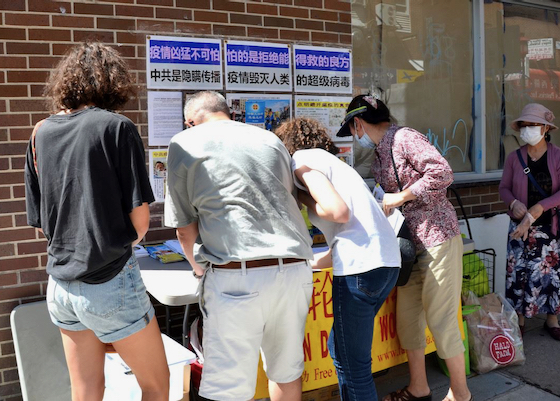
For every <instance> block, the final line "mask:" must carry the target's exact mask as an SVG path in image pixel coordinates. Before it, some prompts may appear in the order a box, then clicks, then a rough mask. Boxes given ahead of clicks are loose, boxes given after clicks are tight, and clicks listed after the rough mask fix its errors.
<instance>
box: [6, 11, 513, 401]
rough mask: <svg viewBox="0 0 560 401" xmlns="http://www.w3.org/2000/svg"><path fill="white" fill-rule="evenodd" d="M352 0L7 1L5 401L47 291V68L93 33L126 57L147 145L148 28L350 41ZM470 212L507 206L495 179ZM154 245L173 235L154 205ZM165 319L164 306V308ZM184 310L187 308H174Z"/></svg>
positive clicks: (16, 391) (133, 111)
mask: <svg viewBox="0 0 560 401" xmlns="http://www.w3.org/2000/svg"><path fill="white" fill-rule="evenodd" d="M350 23H351V15H350V1H349V0H274V1H268V0H262V1H260V0H246V1H228V0H113V1H102V0H83V1H78V0H76V1H73V0H69V1H50V0H0V399H1V400H19V399H21V396H20V388H19V382H18V375H17V370H16V361H15V356H14V348H13V343H12V337H11V331H10V327H9V314H10V312H11V310H12V309H13V308H14V307H15V306H17V305H18V304H21V303H25V302H31V301H36V300H42V299H44V296H45V289H46V279H47V275H46V274H45V270H44V266H45V261H46V255H45V245H46V242H45V240H44V239H43V238H42V237H41V235H39V234H38V233H37V232H36V231H35V230H34V229H33V228H30V227H28V226H27V224H26V216H25V200H24V185H23V166H24V154H25V149H26V146H27V141H28V138H29V136H30V134H31V131H32V127H33V125H34V124H35V122H37V121H38V120H40V119H42V118H44V117H46V116H47V114H46V113H45V109H44V106H43V102H42V98H41V92H42V88H43V84H44V82H45V79H46V77H47V74H48V71H49V69H50V68H51V67H52V66H53V65H54V64H55V63H56V62H57V60H59V58H60V56H61V55H62V54H63V53H64V52H65V51H66V49H67V48H68V47H70V46H72V45H73V44H74V43H76V42H79V41H82V40H84V39H88V38H95V39H99V40H102V41H104V42H106V43H109V44H113V45H115V46H116V47H118V49H119V50H120V52H121V54H123V56H124V57H126V59H127V60H128V62H129V64H130V66H131V71H132V72H133V74H134V75H135V76H136V78H137V80H138V83H139V85H140V90H139V98H138V100H135V101H133V102H130V104H129V105H128V107H127V110H126V111H125V112H124V113H125V114H126V115H127V116H128V117H129V118H131V119H132V120H133V121H134V122H135V123H136V124H137V125H138V127H139V130H140V132H141V135H142V137H143V139H144V141H145V143H146V145H147V115H146V88H145V82H146V77H145V71H144V69H145V37H146V35H148V34H169V35H179V36H197V37H215V38H223V39H250V40H260V39H262V40H267V41H273V42H280V43H300V44H316V45H327V46H344V47H348V46H349V45H351V25H350ZM460 194H461V196H462V199H463V202H464V204H465V206H466V208H467V213H469V215H471V216H473V215H480V214H483V213H486V212H495V211H499V210H501V209H503V206H502V205H501V202H499V199H498V195H497V186H496V184H495V183H494V184H492V185H485V186H469V187H464V188H461V189H460ZM151 213H152V217H151V224H150V232H149V233H148V235H147V236H146V241H147V242H149V243H153V242H158V241H161V240H165V239H169V238H173V237H174V232H173V230H169V229H165V228H163V225H162V205H161V204H155V205H153V206H152V207H151ZM157 311H158V316H159V320H160V323H161V324H163V319H162V318H161V315H162V309H161V306H157ZM176 312H177V313H180V311H176Z"/></svg>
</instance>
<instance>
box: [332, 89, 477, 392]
mask: <svg viewBox="0 0 560 401" xmlns="http://www.w3.org/2000/svg"><path fill="white" fill-rule="evenodd" d="M392 120H393V119H392V117H391V115H390V112H389V109H388V108H387V106H386V105H385V104H384V103H383V102H381V101H380V100H376V99H374V98H373V97H371V96H364V95H360V96H357V97H355V98H354V99H353V100H352V102H350V105H349V106H348V110H347V114H346V118H345V119H344V123H343V126H342V128H341V130H340V131H339V133H338V134H337V135H338V136H349V135H353V136H354V138H355V139H356V141H357V142H359V143H360V145H361V146H362V147H366V148H367V147H369V148H372V149H375V153H376V156H377V157H376V159H375V161H374V162H373V165H372V170H373V174H374V177H375V179H376V181H377V182H378V183H379V184H380V185H381V187H382V188H383V189H384V191H385V196H384V198H383V209H384V211H385V213H386V214H389V213H391V211H392V210H393V209H394V208H398V207H400V208H401V211H402V213H403V214H404V216H405V218H406V222H407V224H408V226H409V228H410V230H411V232H412V235H413V237H414V241H415V243H416V250H417V257H418V259H417V262H416V263H415V264H414V267H413V269H412V273H411V275H410V278H409V280H408V283H407V284H406V285H404V286H402V287H399V289H398V291H397V333H398V335H399V340H400V343H401V346H402V347H403V348H404V349H405V350H406V352H407V355H408V365H409V370H410V383H409V385H408V386H407V387H405V388H403V389H401V390H398V391H395V392H392V393H391V394H389V395H387V396H386V397H385V398H384V400H391V401H408V400H422V401H430V400H431V399H432V392H431V390H430V387H429V385H428V380H427V377H426V365H425V356H424V349H425V347H426V338H425V334H424V332H425V328H426V324H427V325H428V326H429V328H430V331H431V332H432V334H433V336H434V341H435V343H436V347H437V353H438V355H439V356H440V357H441V358H442V359H444V360H445V362H446V364H447V367H448V369H449V373H450V378H451V383H450V388H449V392H448V394H447V396H446V398H445V399H446V400H449V401H466V400H470V399H471V393H470V391H469V389H468V387H467V382H466V377H465V360H464V351H465V348H464V346H463V342H462V340H461V333H460V330H459V324H458V322H457V310H458V308H459V302H460V297H461V279H462V255H463V242H462V239H461V236H460V232H459V223H458V221H457V215H456V213H455V209H454V208H453V205H451V203H450V202H449V201H448V200H447V197H446V192H447V187H448V186H449V185H450V184H451V183H452V182H453V172H452V170H451V167H450V166H449V164H448V163H447V161H446V160H445V159H444V158H443V157H442V156H441V155H440V154H439V153H438V151H437V150H436V148H435V147H434V146H432V145H431V144H430V143H429V142H428V140H427V138H426V136H425V135H423V134H421V133H420V132H418V131H415V130H414V129H412V128H408V127H399V126H397V125H395V124H393V123H392ZM391 150H392V155H393V158H394V161H395V167H396V170H397V172H398V176H399V181H400V185H401V186H402V189H399V184H398V183H397V179H396V176H395V170H394V168H393V162H392V160H391Z"/></svg>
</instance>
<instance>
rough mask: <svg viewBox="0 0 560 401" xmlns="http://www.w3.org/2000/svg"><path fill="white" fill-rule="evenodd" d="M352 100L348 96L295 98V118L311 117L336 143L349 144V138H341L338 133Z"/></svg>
mask: <svg viewBox="0 0 560 401" xmlns="http://www.w3.org/2000/svg"><path fill="white" fill-rule="evenodd" d="M351 100H352V98H351V97H347V96H298V95H296V98H295V103H296V107H295V116H296V117H309V118H314V119H315V120H317V121H319V122H320V123H322V124H323V125H324V126H325V127H326V128H327V130H328V132H329V134H330V136H331V138H332V140H333V141H335V142H348V138H339V137H337V136H336V133H337V132H338V130H339V129H340V124H341V123H342V120H343V119H344V116H345V114H346V109H347V108H348V105H349V104H350V101H351Z"/></svg>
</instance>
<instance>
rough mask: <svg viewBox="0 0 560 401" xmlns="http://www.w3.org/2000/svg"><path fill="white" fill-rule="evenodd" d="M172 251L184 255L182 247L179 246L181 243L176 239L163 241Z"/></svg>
mask: <svg viewBox="0 0 560 401" xmlns="http://www.w3.org/2000/svg"><path fill="white" fill-rule="evenodd" d="M164 244H165V245H167V246H168V247H169V248H170V249H171V250H173V252H176V253H180V254H181V255H183V256H185V253H184V252H183V248H181V244H180V243H179V241H178V240H176V239H170V240H167V241H165V242H164Z"/></svg>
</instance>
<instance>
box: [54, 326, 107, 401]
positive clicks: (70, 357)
mask: <svg viewBox="0 0 560 401" xmlns="http://www.w3.org/2000/svg"><path fill="white" fill-rule="evenodd" d="M60 333H61V335H62V345H63V346H64V354H65V356H66V364H67V365H68V372H69V374H70V385H71V386H72V400H73V401H101V400H102V399H103V393H104V391H105V375H104V365H105V344H103V343H102V342H101V341H99V339H98V338H97V337H96V336H95V334H94V333H93V332H92V331H91V330H84V331H69V330H65V329H60Z"/></svg>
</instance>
